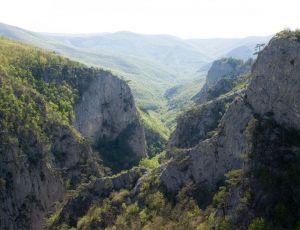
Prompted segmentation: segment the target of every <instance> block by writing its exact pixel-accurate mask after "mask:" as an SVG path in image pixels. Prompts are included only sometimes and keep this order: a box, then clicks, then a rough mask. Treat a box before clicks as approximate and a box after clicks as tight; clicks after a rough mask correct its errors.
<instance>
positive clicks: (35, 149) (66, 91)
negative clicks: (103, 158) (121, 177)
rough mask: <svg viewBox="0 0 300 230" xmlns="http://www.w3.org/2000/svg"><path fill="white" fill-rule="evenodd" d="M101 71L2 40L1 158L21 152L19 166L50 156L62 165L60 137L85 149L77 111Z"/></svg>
mask: <svg viewBox="0 0 300 230" xmlns="http://www.w3.org/2000/svg"><path fill="white" fill-rule="evenodd" d="M99 71H101V70H97V69H93V68H86V67H85V66H84V65H82V64H80V63H77V62H73V61H70V60H69V59H66V58H63V57H61V56H58V55H56V54H55V53H50V52H46V51H44V50H41V49H38V48H34V47H31V46H28V45H24V44H20V43H18V42H15V41H12V40H8V39H5V38H0V154H4V153H7V152H12V153H13V154H18V156H17V157H18V159H19V161H20V162H18V163H21V162H23V161H25V162H28V163H29V165H30V167H31V168H33V167H36V166H37V165H39V164H41V163H42V162H44V161H46V162H47V161H48V160H50V159H51V157H49V156H50V155H49V154H50V153H51V154H52V155H53V156H54V158H55V159H54V160H55V162H56V163H57V164H58V165H63V163H64V161H65V157H66V156H65V154H66V153H64V152H59V151H55V150H54V149H53V148H52V147H53V143H54V142H55V141H56V139H57V138H60V137H59V135H61V133H65V135H64V138H70V139H71V140H74V142H75V143H76V144H78V147H79V148H83V149H84V148H85V146H86V143H85V141H84V139H83V138H82V137H81V135H80V134H79V133H78V132H77V131H76V130H75V129H74V128H73V126H72V123H73V119H74V109H73V107H74V105H75V103H76V101H77V100H78V99H79V98H80V96H81V94H82V92H83V91H84V89H85V88H86V87H87V84H88V82H89V81H90V80H91V79H92V78H94V77H95V76H96V74H97V73H99ZM59 133H60V134H59ZM15 147H16V149H15ZM94 160H95V161H96V160H97V159H94ZM89 163H90V162H86V161H82V162H81V164H86V167H88V166H87V165H88V164H89ZM83 171H85V170H83ZM83 171H82V175H83V174H84V173H83ZM87 171H89V169H88V170H87ZM59 173H60V172H59ZM85 176H86V175H85ZM79 177H80V176H79ZM74 178H75V176H74ZM86 179H87V178H86ZM75 181H76V182H75ZM73 182H74V183H79V180H72V183H73Z"/></svg>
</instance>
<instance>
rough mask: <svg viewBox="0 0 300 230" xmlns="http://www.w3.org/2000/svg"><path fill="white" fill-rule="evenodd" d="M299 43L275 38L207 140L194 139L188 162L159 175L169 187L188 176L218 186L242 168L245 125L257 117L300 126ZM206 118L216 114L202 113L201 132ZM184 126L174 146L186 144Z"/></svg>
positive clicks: (246, 145)
mask: <svg viewBox="0 0 300 230" xmlns="http://www.w3.org/2000/svg"><path fill="white" fill-rule="evenodd" d="M299 48H300V44H299V42H297V41H291V40H287V39H281V38H274V39H272V40H271V42H270V44H269V45H268V46H267V47H266V48H265V49H264V50H263V51H262V52H261V53H260V54H259V55H258V59H257V61H256V63H255V65H254V67H253V70H252V72H251V80H250V85H249V87H248V88H247V89H246V91H245V92H244V93H243V94H242V96H241V95H239V96H238V97H236V98H235V99H234V101H233V102H232V103H231V104H230V105H229V108H228V109H227V110H226V112H225V113H224V115H223V117H222V119H221V120H220V122H219V124H218V130H217V133H216V134H215V135H214V136H213V137H211V138H209V139H206V140H204V141H202V140H203V138H199V137H198V138H196V139H199V142H198V144H195V143H193V145H192V148H190V149H188V151H186V154H185V158H184V161H180V162H178V161H176V159H175V160H173V161H171V162H170V163H169V164H168V165H167V166H166V168H165V170H164V171H163V173H162V174H161V180H162V181H163V182H164V183H165V185H166V187H167V188H168V189H170V190H178V189H179V187H180V186H181V185H183V184H184V183H185V182H186V181H187V180H188V179H193V180H194V181H195V183H196V184H199V183H200V184H201V183H208V184H211V185H215V184H217V182H218V181H219V180H221V179H222V178H223V177H224V173H226V172H228V171H230V170H232V169H238V168H241V167H243V160H242V156H243V154H244V153H247V152H250V149H249V146H250V145H251V143H249V142H248V141H247V137H246V136H247V132H246V130H247V126H248V124H249V122H250V121H251V119H253V117H254V116H258V115H259V116H262V117H263V116H266V115H272V117H273V118H274V119H275V121H276V122H277V123H278V124H283V125H285V126H288V127H295V128H299V122H300V120H299V106H300V102H299V92H300V91H299V89H300V85H299V84H300V81H299V75H298V74H299V66H300V65H299V53H298V51H297V50H298V49H299ZM214 79H215V78H214ZM221 111H222V110H221ZM207 119H212V118H211V116H210V115H208V116H198V122H197V123H199V124H198V125H197V127H199V130H198V134H199V135H200V134H201V133H203V128H202V127H205V125H206V123H207ZM212 120H213V119H212ZM215 126H216V125H214V127H215ZM180 127H181V125H179V126H178V130H176V131H175V135H176V136H175V137H174V136H173V138H172V139H171V142H172V141H173V140H174V139H178V140H179V141H178V142H179V143H177V144H176V145H177V146H183V147H186V146H187V145H186V141H185V139H184V138H183V142H182V143H181V142H180V138H179V136H180V135H181V134H182V133H181V132H182V131H181V132H180V130H182V129H181V128H180ZM194 132H197V131H196V130H195V131H194ZM182 135H183V134H182ZM183 136H184V135H183ZM196 136H197V135H196ZM200 136H201V135H200ZM187 147H189V146H187ZM181 164H184V165H185V166H186V167H182V166H181Z"/></svg>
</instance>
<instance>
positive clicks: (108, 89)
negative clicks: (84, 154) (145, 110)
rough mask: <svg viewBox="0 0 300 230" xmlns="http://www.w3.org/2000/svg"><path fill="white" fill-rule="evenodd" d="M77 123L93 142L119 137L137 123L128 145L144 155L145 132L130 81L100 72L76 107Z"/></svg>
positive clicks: (77, 126)
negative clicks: (128, 83)
mask: <svg viewBox="0 0 300 230" xmlns="http://www.w3.org/2000/svg"><path fill="white" fill-rule="evenodd" d="M75 112H76V119H75V127H76V128H77V129H78V130H79V132H81V133H82V134H83V136H85V137H86V138H88V139H90V140H91V141H92V143H97V141H98V140H99V139H103V138H106V139H107V140H114V139H116V138H117V137H118V136H119V135H120V133H121V132H122V131H123V130H124V129H126V128H127V127H128V126H129V125H134V126H136V129H135V131H134V133H133V134H132V137H133V138H132V139H131V140H129V145H130V147H131V148H132V150H133V151H134V152H135V154H136V155H137V156H138V157H143V156H145V141H144V140H145V137H144V136H145V135H144V131H143V128H142V127H141V125H140V123H139V120H138V117H137V112H136V108H135V105H134V100H133V97H132V94H131V91H130V88H129V87H128V85H126V84H125V83H124V82H123V81H122V80H120V79H118V78H117V77H115V76H113V75H111V74H109V73H107V74H106V75H99V76H98V77H97V78H96V79H95V80H94V81H93V82H91V84H90V86H89V87H88V89H87V90H86V91H85V92H84V93H83V95H82V98H81V100H80V102H79V103H78V104H77V105H76V108H75Z"/></svg>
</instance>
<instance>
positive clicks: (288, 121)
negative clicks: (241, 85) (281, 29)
mask: <svg viewBox="0 0 300 230" xmlns="http://www.w3.org/2000/svg"><path fill="white" fill-rule="evenodd" d="M299 55H300V54H299V42H297V41H291V40H288V39H276V38H275V39H272V40H271V42H270V44H269V45H268V46H267V47H266V48H265V49H264V51H263V52H262V53H261V54H260V55H259V61H257V62H256V63H255V65H254V68H253V73H252V75H253V76H255V78H254V79H253V80H252V81H251V84H250V87H249V89H248V90H247V92H246V96H247V101H248V102H249V103H250V104H251V105H252V107H253V109H254V112H255V113H259V114H266V113H271V114H273V115H274V119H275V120H276V121H277V122H278V123H279V124H284V125H286V126H289V127H295V128H297V129H299V128H300V126H299V125H300V122H299V119H300V98H299V95H300V81H299V73H300V56H299Z"/></svg>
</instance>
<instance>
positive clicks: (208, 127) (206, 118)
mask: <svg viewBox="0 0 300 230" xmlns="http://www.w3.org/2000/svg"><path fill="white" fill-rule="evenodd" d="M233 98H234V97H232V96H231V97H225V98H220V99H218V100H215V101H210V102H208V103H205V104H200V105H197V106H195V107H194V108H193V109H191V110H190V111H188V112H186V113H184V114H183V115H182V116H181V117H180V118H179V119H178V120H177V127H176V130H175V131H174V132H173V133H172V135H171V137H170V140H169V142H168V151H172V149H173V148H181V149H182V148H184V149H185V148H192V147H194V146H196V145H197V144H198V143H199V142H200V141H202V140H205V139H206V138H208V137H209V133H210V132H211V134H212V131H214V130H216V129H217V127H218V124H219V122H220V119H221V118H222V116H223V114H224V113H225V107H226V104H227V103H229V102H231V101H232V100H233Z"/></svg>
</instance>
